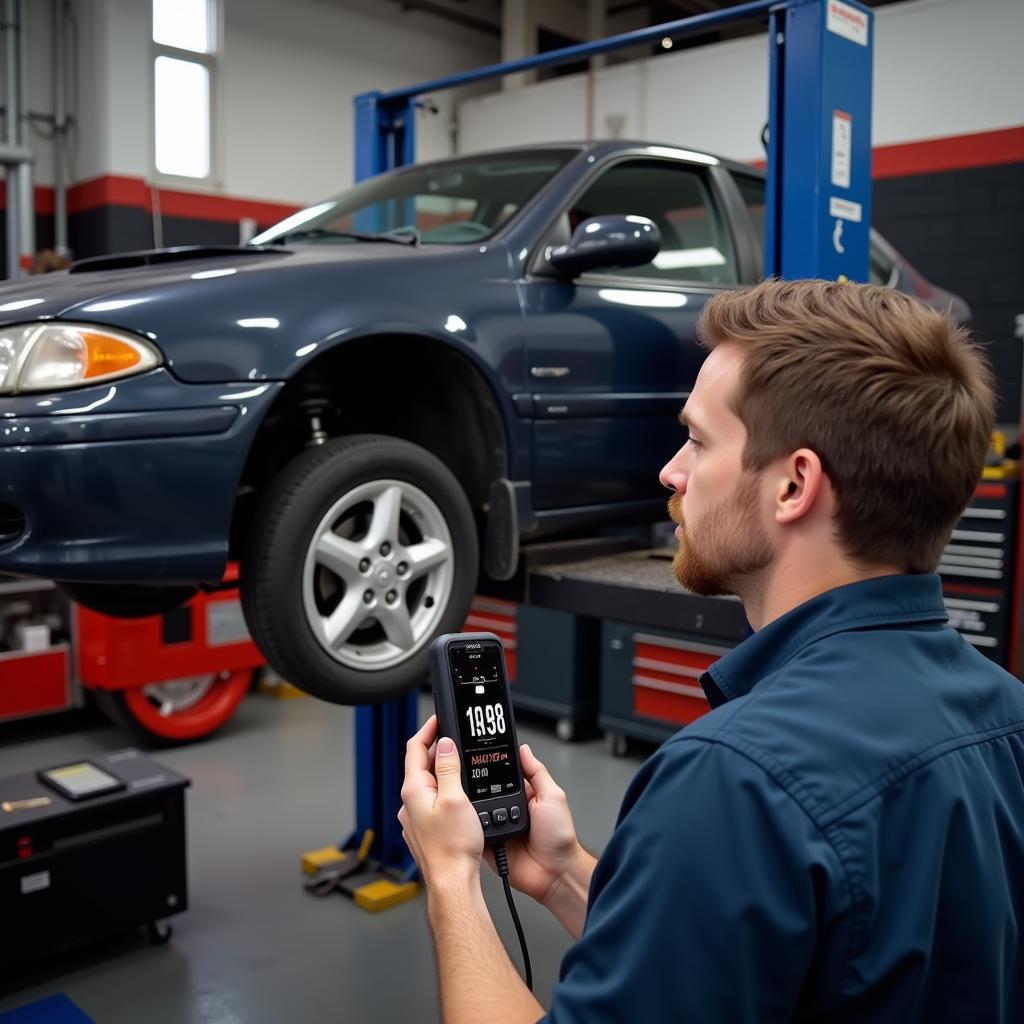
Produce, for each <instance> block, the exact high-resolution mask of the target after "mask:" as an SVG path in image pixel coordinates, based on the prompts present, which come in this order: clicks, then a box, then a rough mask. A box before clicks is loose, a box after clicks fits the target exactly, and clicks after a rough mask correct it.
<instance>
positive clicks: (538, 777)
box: [519, 743, 562, 800]
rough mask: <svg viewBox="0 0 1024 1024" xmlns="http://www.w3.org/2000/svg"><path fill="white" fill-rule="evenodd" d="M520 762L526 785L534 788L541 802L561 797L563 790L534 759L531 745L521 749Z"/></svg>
mask: <svg viewBox="0 0 1024 1024" xmlns="http://www.w3.org/2000/svg"><path fill="white" fill-rule="evenodd" d="M519 761H520V763H521V764H522V766H523V778H525V779H526V784H527V785H528V786H532V787H533V791H534V793H535V794H536V795H537V796H538V797H539V798H540V799H541V800H550V799H553V798H554V797H556V796H560V795H561V792H562V791H561V789H560V788H559V787H558V784H557V783H556V782H555V780H554V779H553V778H551V773H550V772H549V771H548V770H547V768H545V767H544V765H543V764H541V762H540V761H538V760H537V758H536V757H534V754H533V751H532V750H531V749H530V747H529V745H528V744H526V743H524V744H523V745H522V746H521V747H520V748H519Z"/></svg>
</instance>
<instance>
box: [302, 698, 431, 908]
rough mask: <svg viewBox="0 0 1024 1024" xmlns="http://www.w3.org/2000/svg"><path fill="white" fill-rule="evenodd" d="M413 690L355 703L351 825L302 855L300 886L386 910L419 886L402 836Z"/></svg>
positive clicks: (415, 700)
mask: <svg viewBox="0 0 1024 1024" xmlns="http://www.w3.org/2000/svg"><path fill="white" fill-rule="evenodd" d="M418 710H419V696H418V691H417V690H414V691H413V692H412V693H408V694H406V695H405V696H404V697H400V698H398V699H397V700H393V701H388V702H387V703H384V704H371V705H367V706H362V707H358V708H356V827H355V830H354V831H353V832H352V834H351V835H350V836H349V838H348V839H347V840H346V841H345V842H344V843H341V844H339V845H337V846H325V847H323V848H321V849H319V850H312V851H310V852H309V853H306V854H304V855H303V857H302V870H303V872H304V873H305V874H306V875H307V876H308V877H307V879H306V881H305V883H304V884H305V888H306V890H307V891H308V892H311V893H313V895H315V896H326V895H328V894H329V893H332V892H341V893H344V894H345V895H346V896H350V897H351V898H352V899H354V900H355V902H356V905H357V906H359V907H362V908H363V910H369V911H371V912H376V911H378V910H386V909H387V908H388V907H393V906H395V905H396V904H398V903H404V902H405V901H406V900H411V899H413V898H414V897H415V896H416V895H417V894H418V893H419V891H420V883H419V881H418V879H419V871H418V869H417V867H416V862H415V861H414V860H413V859H412V855H411V854H410V853H409V848H408V847H407V846H406V845H405V840H404V839H403V838H402V826H401V825H399V823H398V811H399V809H400V808H401V806H402V798H401V790H402V778H403V776H404V773H405V743H406V740H408V738H409V737H410V736H412V734H413V733H414V732H416V729H417V726H418V722H417V715H418Z"/></svg>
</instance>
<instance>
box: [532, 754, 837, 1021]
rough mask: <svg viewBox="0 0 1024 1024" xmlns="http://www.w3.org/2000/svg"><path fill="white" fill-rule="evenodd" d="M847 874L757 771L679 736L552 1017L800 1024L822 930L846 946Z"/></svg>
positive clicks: (573, 952)
mask: <svg viewBox="0 0 1024 1024" xmlns="http://www.w3.org/2000/svg"><path fill="white" fill-rule="evenodd" d="M840 874H841V866H840V865H839V863H838V860H837V858H836V855H835V852H834V851H833V850H832V848H831V846H830V845H829V843H828V841H827V840H826V839H825V838H824V837H823V836H822V835H821V833H820V831H819V830H818V829H817V827H816V826H815V825H814V823H813V822H812V821H811V820H810V819H809V818H808V816H807V815H806V813H805V812H804V811H803V810H802V808H801V807H800V806H799V804H798V803H797V802H796V801H795V800H794V799H793V798H792V797H791V796H790V795H789V794H788V793H787V792H786V791H785V790H784V789H783V788H782V787H781V786H779V785H778V784H777V783H775V782H774V781H773V779H772V778H771V777H770V776H769V775H768V774H767V773H766V771H765V770H764V769H763V768H761V767H760V766H759V765H758V764H756V763H754V762H753V761H752V760H750V759H749V758H748V757H746V756H745V755H744V754H742V753H739V752H738V751H736V750H734V749H732V748H730V747H727V746H723V745H722V744H720V743H717V742H714V741H708V740H703V739H694V740H688V739H686V738H683V737H680V738H679V739H678V740H673V741H670V743H668V744H666V745H665V746H663V747H662V748H661V749H660V750H659V751H658V752H657V753H656V754H655V755H654V756H653V757H652V758H651V760H650V761H648V762H647V764H646V765H645V766H644V768H643V769H641V772H640V773H639V774H638V776H637V778H636V779H635V780H634V782H633V784H632V785H631V787H630V790H629V791H628V792H627V795H626V799H625V802H624V804H623V810H622V813H621V816H620V819H619V824H618V826H617V828H616V830H615V833H614V834H613V836H612V839H611V841H610V843H609V845H608V847H607V849H606V850H605V852H604V854H603V855H602V856H601V858H600V860H599V861H598V865H597V867H596V869H595V872H594V877H593V881H592V883H591V891H590V901H589V907H588V913H587V921H586V924H585V927H584V930H583V934H582V935H581V937H580V939H579V941H578V942H576V943H575V944H574V945H573V947H572V948H571V949H570V950H569V952H568V953H567V955H566V957H565V959H564V960H563V962H562V969H561V973H560V978H559V981H558V983H557V984H556V986H555V989H554V992H553V994H552V1002H551V1010H550V1012H549V1015H548V1017H547V1018H545V1019H546V1020H548V1021H551V1022H552V1024H567V1022H570V1021H579V1022H583V1021H585V1022H587V1024H596V1022H604V1021H608V1022H612V1021H625V1020H636V1021H652V1022H654V1021H668V1020H671V1021H682V1022H688V1021H694V1022H706V1021H715V1022H716V1024H725V1022H731V1021H737V1022H738V1021H745V1022H746V1021H758V1022H759V1024H772V1022H775V1021H779V1022H781V1021H790V1020H792V1018H793V1016H794V1011H795V1010H796V1008H797V1005H798V1000H799V999H800V995H801V990H802V989H803V987H804V985H805V981H806V980H807V976H808V972H809V969H810V967H811V964H812V961H813V960H814V958H815V956H816V945H817V942H818V939H819V933H820V932H823V931H825V930H827V931H828V932H829V933H830V936H831V938H833V939H835V938H836V937H837V936H836V934H835V932H836V924H835V920H836V917H835V912H836V901H835V893H836V890H837V887H838V886H839V881H838V877H839V875H840ZM819 955H820V952H819Z"/></svg>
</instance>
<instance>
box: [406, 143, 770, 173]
mask: <svg viewBox="0 0 1024 1024" xmlns="http://www.w3.org/2000/svg"><path fill="white" fill-rule="evenodd" d="M650 147H658V148H659V149H661V150H665V151H668V150H675V151H677V152H678V153H679V157H680V159H685V154H687V153H693V154H695V155H696V156H697V157H698V158H699V157H712V158H713V159H715V160H717V161H718V162H719V163H720V164H722V165H723V166H724V167H727V168H728V169H730V170H733V171H740V172H742V173H744V174H750V175H753V176H754V177H759V178H763V177H764V170H763V168H759V167H757V166H756V165H754V164H748V163H743V162H742V161H741V160H731V159H729V158H728V157H723V156H719V155H718V154H717V153H708V152H707V151H705V150H701V149H695V148H693V147H692V146H685V145H682V144H680V143H678V142H655V141H652V140H650V139H646V140H644V139H605V140H598V141H594V142H584V141H581V140H577V139H567V140H566V141H565V142H538V143H531V144H528V145H522V146H503V147H502V148H501V149H487V150H480V151H479V152H472V153H457V154H454V155H453V156H449V157H442V158H441V159H438V160H425V161H423V162H422V163H417V164H408V165H406V166H407V167H427V166H437V165H442V164H446V163H450V162H452V161H461V160H467V159H471V158H480V159H485V160H486V159H495V158H499V157H508V156H521V155H523V154H527V153H546V152H565V151H566V150H578V151H579V152H581V153H587V154H588V155H592V156H595V157H605V156H611V155H614V154H615V153H636V152H638V151H642V150H644V149H649V148H650ZM657 155H660V156H666V155H668V153H667V152H663V153H660V154H657ZM397 169H398V170H402V169H403V168H397Z"/></svg>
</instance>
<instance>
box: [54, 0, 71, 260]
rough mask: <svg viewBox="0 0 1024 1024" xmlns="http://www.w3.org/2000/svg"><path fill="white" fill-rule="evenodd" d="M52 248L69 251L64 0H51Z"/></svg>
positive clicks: (61, 251) (62, 254)
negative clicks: (65, 177) (66, 178)
mask: <svg viewBox="0 0 1024 1024" xmlns="http://www.w3.org/2000/svg"><path fill="white" fill-rule="evenodd" d="M52 11H53V14H52V20H53V247H54V249H56V250H57V253H58V254H59V255H61V256H66V255H67V253H68V195H67V183H66V181H65V180H64V167H65V159H66V152H67V130H68V129H67V110H66V108H65V104H64V0H53V4H52Z"/></svg>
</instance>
